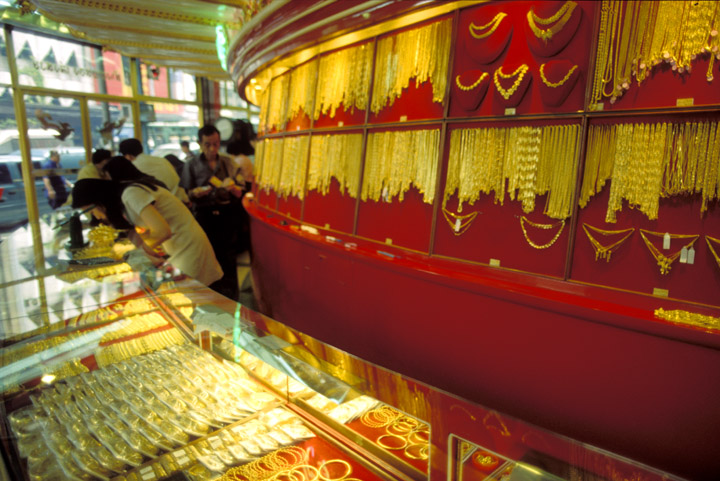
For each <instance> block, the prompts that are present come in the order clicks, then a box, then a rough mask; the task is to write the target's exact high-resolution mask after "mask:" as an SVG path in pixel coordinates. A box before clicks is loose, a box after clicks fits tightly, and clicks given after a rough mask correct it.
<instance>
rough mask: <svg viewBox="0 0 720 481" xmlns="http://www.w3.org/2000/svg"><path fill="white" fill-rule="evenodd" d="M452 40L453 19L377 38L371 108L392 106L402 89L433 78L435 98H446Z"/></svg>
mask: <svg viewBox="0 0 720 481" xmlns="http://www.w3.org/2000/svg"><path fill="white" fill-rule="evenodd" d="M451 41H452V19H447V20H441V21H439V22H434V23H431V24H429V25H426V26H424V27H420V28H415V29H412V30H408V31H405V32H401V33H398V34H395V35H390V36H387V37H384V38H382V39H380V40H379V41H378V42H377V53H376V55H375V75H374V81H373V95H372V100H371V103H370V110H371V111H372V112H373V113H375V114H377V113H378V112H380V111H381V110H382V109H384V108H385V107H388V106H391V105H392V104H393V103H394V102H395V99H397V98H398V97H400V95H401V94H402V91H403V89H406V88H408V87H409V86H410V80H411V79H413V78H414V79H415V85H416V86H417V85H420V84H422V83H424V82H426V81H428V80H429V81H430V83H431V84H432V90H433V99H432V100H433V102H436V103H442V102H443V101H444V100H445V90H446V89H445V86H446V85H447V68H448V61H447V59H448V58H449V57H450V43H451Z"/></svg>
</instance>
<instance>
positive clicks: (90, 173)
mask: <svg viewBox="0 0 720 481" xmlns="http://www.w3.org/2000/svg"><path fill="white" fill-rule="evenodd" d="M111 157H112V152H110V151H109V150H105V149H97V150H96V151H95V152H93V154H92V163H90V164H87V165H85V166H84V167H83V168H82V169H80V171H79V172H78V175H77V180H82V179H107V178H108V174H107V173H106V172H105V171H104V170H103V169H104V167H105V164H107V163H108V161H109V160H110V158H111Z"/></svg>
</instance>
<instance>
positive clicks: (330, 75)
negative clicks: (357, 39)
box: [313, 43, 373, 120]
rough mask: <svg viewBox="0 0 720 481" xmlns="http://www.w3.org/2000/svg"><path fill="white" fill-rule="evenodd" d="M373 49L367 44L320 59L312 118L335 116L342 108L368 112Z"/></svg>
mask: <svg viewBox="0 0 720 481" xmlns="http://www.w3.org/2000/svg"><path fill="white" fill-rule="evenodd" d="M372 55H373V49H372V48H371V47H370V45H368V44H367V43H365V44H362V45H358V46H356V47H349V48H345V49H342V50H338V51H337V52H333V53H330V54H328V55H324V56H322V57H320V60H319V62H318V81H317V93H316V100H315V111H314V115H313V118H314V119H315V120H317V119H318V118H319V117H320V115H321V114H327V115H330V117H334V116H335V111H336V110H337V109H338V108H339V107H340V105H342V106H343V107H344V108H345V109H346V110H347V109H349V110H350V112H354V111H355V109H366V108H367V104H368V96H369V93H368V92H369V90H370V72H371V66H370V64H371V63H372Z"/></svg>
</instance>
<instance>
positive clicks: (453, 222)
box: [442, 207, 478, 236]
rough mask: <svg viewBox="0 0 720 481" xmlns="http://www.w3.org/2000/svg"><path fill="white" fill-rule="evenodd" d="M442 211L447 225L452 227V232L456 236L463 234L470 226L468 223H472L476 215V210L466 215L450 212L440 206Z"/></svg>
mask: <svg viewBox="0 0 720 481" xmlns="http://www.w3.org/2000/svg"><path fill="white" fill-rule="evenodd" d="M442 213H443V216H444V217H445V220H446V221H447V223H448V225H449V226H450V229H452V231H453V234H455V235H457V236H459V235H463V234H464V233H465V231H467V230H468V229H469V228H470V225H471V224H472V223H473V221H474V220H475V217H477V215H478V212H477V211H475V212H472V213H470V214H467V215H459V214H455V213H453V212H450V211H449V210H447V209H446V208H445V207H443V208H442Z"/></svg>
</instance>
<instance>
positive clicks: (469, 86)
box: [455, 72, 488, 90]
mask: <svg viewBox="0 0 720 481" xmlns="http://www.w3.org/2000/svg"><path fill="white" fill-rule="evenodd" d="M487 76H488V73H487V72H483V73H482V74H481V75H480V78H478V79H477V80H476V81H475V82H473V83H472V84H470V85H463V84H462V83H460V76H459V75H458V76H457V77H455V84H457V86H458V88H460V90H472V89H474V88H475V87H477V86H478V85H480V83H481V82H482V81H483V80H485V78H486V77H487Z"/></svg>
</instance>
